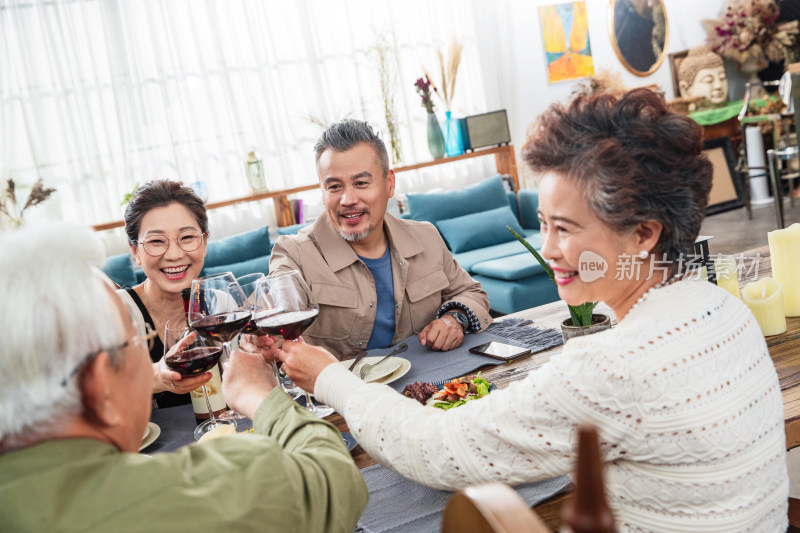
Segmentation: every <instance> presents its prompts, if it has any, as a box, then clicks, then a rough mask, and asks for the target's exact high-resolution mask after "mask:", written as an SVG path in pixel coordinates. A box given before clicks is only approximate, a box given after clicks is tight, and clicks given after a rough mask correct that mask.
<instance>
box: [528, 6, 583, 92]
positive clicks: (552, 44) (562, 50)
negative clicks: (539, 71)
mask: <svg viewBox="0 0 800 533" xmlns="http://www.w3.org/2000/svg"><path fill="white" fill-rule="evenodd" d="M539 27H540V28H541V29H542V39H543V40H544V52H545V63H546V64H547V78H548V80H549V81H550V83H554V82H557V81H563V80H572V79H575V78H585V77H587V76H591V75H593V74H594V62H593V60H592V47H591V45H590V44H589V20H588V19H587V18H586V3H585V2H568V3H566V4H554V5H546V6H539Z"/></svg>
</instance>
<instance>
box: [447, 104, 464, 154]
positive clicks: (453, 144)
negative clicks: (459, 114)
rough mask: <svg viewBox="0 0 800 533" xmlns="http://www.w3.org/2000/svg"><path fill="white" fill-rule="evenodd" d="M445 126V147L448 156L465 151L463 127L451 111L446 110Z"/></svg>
mask: <svg viewBox="0 0 800 533" xmlns="http://www.w3.org/2000/svg"><path fill="white" fill-rule="evenodd" d="M445 117H446V118H445V119H444V126H443V127H442V130H443V131H444V147H445V150H444V152H445V154H446V155H447V156H448V157H453V156H455V155H461V154H463V153H464V144H463V143H462V141H461V128H459V127H458V120H456V119H454V118H453V116H452V114H451V113H450V111H446V112H445Z"/></svg>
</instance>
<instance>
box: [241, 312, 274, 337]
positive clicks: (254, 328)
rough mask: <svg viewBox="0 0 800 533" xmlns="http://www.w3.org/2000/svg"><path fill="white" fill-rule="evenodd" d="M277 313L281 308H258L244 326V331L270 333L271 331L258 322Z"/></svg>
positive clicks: (251, 333) (260, 333)
mask: <svg viewBox="0 0 800 533" xmlns="http://www.w3.org/2000/svg"><path fill="white" fill-rule="evenodd" d="M276 313H280V309H258V310H255V311H253V316H251V317H250V321H249V322H248V323H247V325H246V326H245V327H244V329H243V330H242V333H247V334H250V335H259V336H262V335H268V334H269V331H267V330H266V329H265V328H262V327H260V326H259V325H258V322H259V321H261V320H263V319H265V318H267V317H270V316H272V315H274V314H276Z"/></svg>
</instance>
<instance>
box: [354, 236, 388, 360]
mask: <svg viewBox="0 0 800 533" xmlns="http://www.w3.org/2000/svg"><path fill="white" fill-rule="evenodd" d="M358 257H359V259H361V260H362V261H364V264H365V265H367V268H369V271H370V272H371V273H372V278H373V279H374V280H375V291H376V292H377V293H378V302H377V304H376V305H377V309H376V311H375V323H374V324H373V325H372V333H371V334H370V336H369V342H368V343H367V350H371V349H373V348H386V347H387V346H391V345H392V339H394V282H393V281H392V261H391V257H390V255H389V247H388V246H387V247H386V253H385V254H383V257H381V258H379V259H369V258H366V257H361V256H360V255H359V256H358Z"/></svg>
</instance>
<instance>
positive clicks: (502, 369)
mask: <svg viewBox="0 0 800 533" xmlns="http://www.w3.org/2000/svg"><path fill="white" fill-rule="evenodd" d="M736 257H737V258H740V259H741V260H742V261H741V262H740V263H739V264H740V265H741V266H740V269H739V284H740V286H744V285H746V284H747V283H749V282H751V281H754V280H755V279H760V278H762V277H765V276H769V275H770V274H771V271H772V268H771V264H770V251H769V247H768V246H764V247H761V248H756V249H753V250H748V251H745V252H742V253H741V254H736ZM742 266H744V267H745V268H743V267H742ZM595 312H596V313H598V312H599V313H603V314H607V315H609V317H611V319H612V323H615V318H614V314H613V312H612V311H611V309H610V308H609V307H608V306H606V305H605V304H604V303H602V302H600V303H599V304H598V306H597V308H596V310H595ZM567 318H569V311H568V308H567V305H566V303H565V302H563V301H561V300H559V301H556V302H552V303H548V304H545V305H541V306H538V307H534V308H531V309H526V310H523V311H519V312H517V313H513V314H510V315H505V316H503V317H500V318H497V319H496V320H497V321H505V320H508V319H525V320H530V321H532V322H533V324H532V325H533V326H535V327H536V328H552V329H554V330H559V329H560V325H561V322H562V321H564V320H565V319H567ZM786 321H787V329H786V331H785V332H784V333H781V334H779V335H774V336H770V337H766V343H767V347H768V349H769V353H770V356H771V357H772V360H773V363H774V365H775V368H776V370H777V373H778V378H779V380H780V386H781V391H782V394H783V402H784V419H785V429H786V447H787V449H791V448H794V447H796V446H799V445H800V317H789V318H787V319H786ZM465 342H467V341H465ZM562 349H563V344H559V345H557V346H554V347H551V348H549V349H545V350H542V351H539V352H536V353H533V354H532V355H529V356H525V357H522V358H519V359H516V360H514V361H510V362H504V363H502V364H496V363H495V364H494V365H493V366H486V367H484V368H482V369H481V375H482V377H484V378H485V379H487V380H488V381H490V382H491V383H493V384H495V385H496V386H497V387H498V388H499V389H503V388H505V387H507V386H508V385H509V384H511V383H512V382H514V381H518V380H521V379H524V378H525V377H526V376H527V375H528V373H529V372H532V371H535V370H537V369H538V368H539V367H541V366H542V365H544V364H545V363H547V361H548V360H549V359H550V358H551V357H553V356H554V355H556V354H558V353H560V352H561V350H562ZM472 373H473V374H474V372H472ZM453 377H455V376H453ZM167 411H168V410H167ZM156 416H157V415H156V414H154V419H155V418H156ZM161 416H163V415H161ZM326 420H328V421H329V422H331V423H332V424H333V425H334V426H336V428H337V429H338V430H339V431H340V432H343V433H349V432H350V430H349V428H348V426H347V422H346V420H345V419H344V418H343V417H342V416H341V415H340V414H338V413H334V414H332V415H330V416H328V417H327V418H326ZM188 434H189V435H191V431H189V432H188ZM181 438H182V439H183V440H186V442H185V443H188V442H189V440H190V438H187V437H186V436H183V437H181ZM174 439H175V436H174V435H173V436H172V437H168V438H166V441H167V442H170V441H171V442H172V445H169V446H167V447H165V448H164V449H163V450H159V449H158V443H157V442H156V443H154V444H153V445H152V446H154V447H155V449H154V450H151V449H150V448H148V449H145V452H148V451H168V449H169V448H172V447H173V446H174V445H175V440H174ZM351 455H352V457H353V461H354V463H355V464H356V466H358V468H359V469H365V468H367V467H370V466H372V465H375V461H374V460H373V459H372V458H371V457H370V456H369V454H367V452H366V451H365V450H364V449H363V448H362V447H361V446H360V445H356V446H355V447H354V448H353V449H352V450H351ZM570 497H571V494H570V492H569V491H567V492H563V491H562V492H561V493H560V494H558V495H556V496H554V497H552V498H549V499H548V500H546V501H544V502H542V503H539V504H538V505H536V506H534V507H533V509H534V511H535V512H536V513H537V514H538V515H539V517H540V518H541V519H542V520H543V521H544V522H545V524H546V525H547V526H548V528H550V529H551V530H552V531H558V530H559V528H560V525H561V508H562V506H563V504H564V502H565V501H566V500H567V499H568V498H570Z"/></svg>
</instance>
